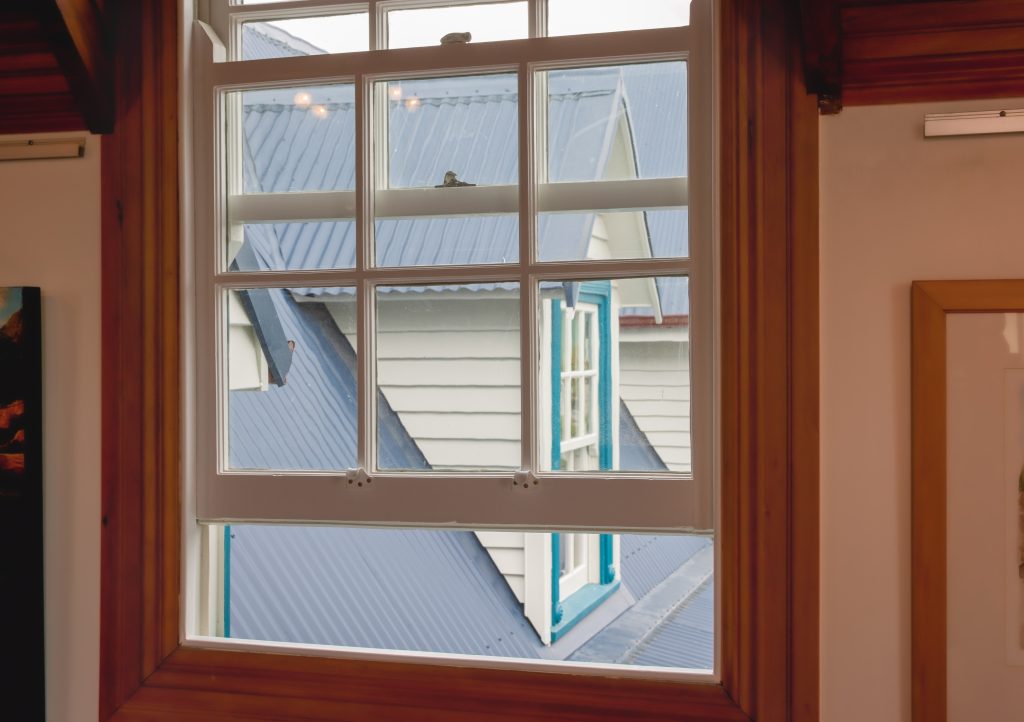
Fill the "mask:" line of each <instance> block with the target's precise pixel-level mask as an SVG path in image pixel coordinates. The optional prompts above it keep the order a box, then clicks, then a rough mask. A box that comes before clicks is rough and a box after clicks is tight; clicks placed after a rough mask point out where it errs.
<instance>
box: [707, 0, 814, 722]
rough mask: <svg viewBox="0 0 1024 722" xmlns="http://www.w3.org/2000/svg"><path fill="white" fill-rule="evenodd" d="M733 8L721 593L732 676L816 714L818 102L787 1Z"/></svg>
mask: <svg viewBox="0 0 1024 722" xmlns="http://www.w3.org/2000/svg"><path fill="white" fill-rule="evenodd" d="M722 12H723V15H724V17H725V19H724V21H723V24H722V32H723V42H722V73H721V74H722V89H721V103H722V109H721V118H722V174H721V191H720V192H721V206H722V207H721V220H722V226H721V229H722V232H721V238H722V268H723V278H722V328H723V335H722V409H723V434H722V442H723V446H722V453H723V458H722V464H723V466H722V472H723V475H722V485H723V486H722V496H723V500H724V501H723V522H722V554H723V557H724V560H725V561H726V562H727V563H726V564H725V566H724V568H723V572H722V574H723V581H722V586H723V587H726V588H729V587H732V588H735V589H740V590H743V591H742V592H741V593H740V594H738V595H735V596H733V595H729V596H726V597H724V598H723V602H722V603H723V627H724V629H723V633H722V636H723V639H722V645H723V648H724V650H725V651H724V652H723V654H724V661H727V662H728V664H727V665H726V666H725V667H724V670H723V674H724V683H725V686H726V688H727V689H728V690H729V691H730V694H732V696H733V698H734V699H735V700H736V701H737V703H738V704H739V705H740V707H741V708H742V709H743V710H744V711H745V712H747V714H749V715H750V716H751V717H752V718H753V719H758V720H790V719H800V720H808V721H810V720H817V718H818V611H817V610H818V570H817V564H818V561H817V559H818V556H817V555H818V551H817V550H818V502H817V499H818V496H817V495H818V465H817V443H818V442H817V438H818V431H817V423H818V385H817V383H818V382H817V353H818V348H817V323H818V322H817V318H818V316H817V314H818V310H817V243H818V229H817V220H816V219H817V203H818V200H817V177H818V175H817V174H818V168H817V142H818V141H817V115H816V112H815V104H814V98H813V97H809V96H807V95H806V93H805V91H804V90H803V84H802V82H801V67H800V62H799V56H798V55H797V54H796V52H795V48H796V39H795V36H794V35H793V33H794V30H793V28H795V27H796V26H797V23H795V22H793V21H792V20H793V19H792V18H791V17H790V16H789V15H788V9H787V5H786V3H782V2H773V1H771V0H765V1H764V2H746V1H740V0H733V1H731V2H729V1H727V2H723V3H722ZM798 455H799V456H798ZM733 499H734V500H735V501H732V503H730V500H733ZM768 569H771V570H773V571H772V572H771V573H769V574H766V573H765V570H768ZM779 575H782V576H779Z"/></svg>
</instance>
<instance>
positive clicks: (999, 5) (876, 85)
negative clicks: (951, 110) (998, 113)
mask: <svg viewBox="0 0 1024 722" xmlns="http://www.w3.org/2000/svg"><path fill="white" fill-rule="evenodd" d="M842 36H843V67H844V71H845V76H844V79H843V85H844V87H843V90H844V95H845V97H846V99H847V102H848V103H850V104H868V103H893V102H911V101H928V100H967V99H971V98H991V97H999V96H1003V97H1005V96H1014V95H1024V1H1022V0H969V1H966V0H946V1H945V2H917V3H909V4H900V5H885V6H865V7H847V8H844V9H843V11H842Z"/></svg>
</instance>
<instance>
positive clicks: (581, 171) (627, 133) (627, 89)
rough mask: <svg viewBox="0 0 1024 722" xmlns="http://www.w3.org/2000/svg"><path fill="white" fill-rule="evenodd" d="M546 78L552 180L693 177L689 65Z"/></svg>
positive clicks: (573, 72) (543, 75)
mask: <svg viewBox="0 0 1024 722" xmlns="http://www.w3.org/2000/svg"><path fill="white" fill-rule="evenodd" d="M540 80H541V81H542V82H541V83H540V85H541V87H544V85H545V83H546V87H547V130H548V139H547V149H548V157H547V161H548V168H547V173H548V178H549V179H550V180H551V181H555V182H557V181H593V180H628V179H631V178H669V177H676V176H685V175H686V174H687V171H686V135H687V128H686V63H685V62H682V61H673V62H665V63H640V64H635V65H615V66H606V67H597V68H571V69H567V70H551V71H546V72H543V73H541V78H540Z"/></svg>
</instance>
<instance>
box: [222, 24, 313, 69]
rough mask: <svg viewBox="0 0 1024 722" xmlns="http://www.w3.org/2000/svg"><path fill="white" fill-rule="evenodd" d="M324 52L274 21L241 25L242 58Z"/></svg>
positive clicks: (254, 58) (283, 56)
mask: <svg viewBox="0 0 1024 722" xmlns="http://www.w3.org/2000/svg"><path fill="white" fill-rule="evenodd" d="M326 52H327V51H326V50H324V49H323V48H319V47H317V46H316V45H313V44H312V43H310V42H307V41H305V40H303V39H302V38H297V37H295V36H294V35H292V34H291V33H289V32H288V31H287V30H284V29H283V28H281V26H280V25H277V24H275V23H245V24H243V25H242V60H266V59H268V58H291V57H295V56H297V55H323V54H324V53H326Z"/></svg>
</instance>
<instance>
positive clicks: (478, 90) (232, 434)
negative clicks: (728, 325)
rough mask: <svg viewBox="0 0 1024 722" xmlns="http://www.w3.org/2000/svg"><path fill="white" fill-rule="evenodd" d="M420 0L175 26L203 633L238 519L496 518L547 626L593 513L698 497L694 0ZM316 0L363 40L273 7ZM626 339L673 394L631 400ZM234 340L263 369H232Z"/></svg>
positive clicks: (702, 9) (706, 330)
mask: <svg viewBox="0 0 1024 722" xmlns="http://www.w3.org/2000/svg"><path fill="white" fill-rule="evenodd" d="M438 5H441V4H439V3H430V2H376V3H375V2H370V3H366V2H312V1H309V0H302V1H301V2H287V3H280V4H277V3H256V4H252V5H249V4H244V5H243V4H238V5H236V4H228V3H227V2H212V3H211V11H210V20H211V25H205V24H202V23H197V25H196V28H195V32H194V33H193V61H192V71H193V78H194V100H193V105H194V117H195V125H194V128H193V145H194V153H193V166H194V171H195V177H194V179H193V189H194V207H195V211H196V225H195V232H194V248H193V257H194V259H195V277H194V278H195V289H196V295H195V299H194V302H193V305H192V312H193V319H194V329H195V338H194V356H193V358H194V364H195V367H194V368H195V373H194V378H195V393H194V397H193V399H194V409H195V415H194V421H193V423H192V424H190V426H189V428H190V429H191V430H193V433H194V436H193V438H192V439H191V441H192V443H193V444H194V447H193V448H194V450H195V454H194V458H193V463H192V464H191V465H190V475H191V476H192V478H193V479H194V484H195V486H194V490H195V517H194V518H195V520H196V521H197V522H198V524H199V527H198V529H201V530H202V531H197V532H195V534H196V537H197V539H199V538H200V537H202V539H201V540H200V541H196V542H193V543H191V544H190V549H191V550H192V551H191V553H192V555H193V561H192V562H190V564H191V566H192V568H194V569H204V570H205V572H204V573H202V574H195V575H193V577H192V579H193V581H195V579H196V578H201V579H202V582H201V583H200V584H199V586H198V589H197V590H193V592H192V593H190V595H189V598H190V599H192V600H193V606H192V607H191V611H190V614H189V621H188V622H187V624H186V627H187V630H188V631H187V633H188V634H189V635H190V636H192V637H194V638H196V639H200V638H203V639H205V638H208V637H210V636H213V635H215V634H217V633H218V632H223V630H225V629H228V628H230V629H232V630H235V629H237V628H238V625H235V624H231V623H230V622H231V618H230V614H231V606H230V604H228V603H227V602H228V598H227V594H228V592H227V590H226V589H224V590H223V591H221V590H219V589H217V588H215V586H216V584H218V583H219V582H218V580H221V579H226V578H227V574H225V572H224V569H225V567H226V566H228V565H231V567H232V569H234V565H233V564H231V562H230V559H229V558H228V557H227V554H228V552H227V551H224V552H223V554H224V555H225V556H224V557H223V558H220V559H218V558H217V554H218V553H220V552H218V551H217V550H228V549H230V550H232V551H231V552H230V553H231V554H236V555H240V554H242V551H241V550H242V549H244V548H246V547H245V546H244V542H245V541H246V539H247V537H246V536H245V531H244V529H245V528H246V527H247V526H249V527H254V528H255V527H256V526H260V525H263V526H265V525H268V524H277V523H282V522H283V523H288V524H295V525H305V526H307V527H308V526H309V525H314V524H322V525H344V526H349V527H359V526H376V527H406V528H408V527H414V528H415V527H425V528H431V527H434V528H439V527H440V528H445V529H468V530H500V531H493V532H480V534H479V535H480V538H481V543H482V544H483V546H484V547H485V548H486V550H487V552H488V553H489V554H490V555H491V557H492V558H493V559H494V561H495V563H496V564H497V566H498V568H499V571H500V572H501V574H502V575H504V578H505V580H506V581H507V582H508V584H509V586H510V588H511V589H512V590H513V591H514V592H515V596H516V597H517V598H518V600H519V601H520V602H521V603H522V604H523V605H524V609H525V614H526V617H527V618H529V620H530V622H531V623H532V624H533V626H534V628H535V629H536V630H537V633H538V634H539V636H540V638H541V640H542V641H543V642H544V644H553V643H554V642H556V641H557V640H558V639H559V637H561V636H562V635H563V634H564V633H565V632H567V631H568V630H569V629H570V628H571V627H572V626H574V625H576V624H577V622H579V620H580V619H582V618H583V617H584V616H586V615H587V614H588V613H590V612H591V611H592V610H593V609H595V608H596V607H597V606H598V605H599V604H601V603H602V602H603V601H605V600H606V599H607V598H609V596H610V595H612V594H613V593H615V592H617V591H618V590H619V581H620V574H619V572H620V570H619V562H618V560H619V554H620V551H619V545H620V542H619V535H617V534H615V533H614V532H616V531H619V530H630V531H631V532H634V533H639V534H649V535H656V534H662V535H678V534H680V533H691V534H692V533H699V534H704V535H711V534H712V533H713V531H714V529H715V527H716V521H715V515H716V508H715V503H714V499H715V494H716V490H715V479H716V475H717V468H716V466H717V465H716V462H715V459H716V452H715V444H716V439H715V435H716V434H715V427H716V413H715V373H714V358H715V353H716V351H715V348H716V337H715V326H716V320H715V319H716V309H715V306H716V301H715V299H716V280H715V278H716V269H715V254H716V248H715V243H714V238H715V233H714V224H713V222H712V215H713V203H712V192H711V189H712V187H713V177H714V176H713V168H712V167H711V165H710V163H709V159H710V158H711V157H712V152H711V151H712V149H713V147H714V141H713V134H712V132H711V128H712V127H713V92H712V81H711V78H712V59H711V58H712V53H711V46H712V44H711V42H710V38H711V34H712V22H711V17H712V12H711V3H710V2H707V1H706V0H705V1H704V2H700V3H695V4H694V6H693V9H692V12H693V17H692V18H691V19H690V25H689V26H688V27H674V28H657V29H642V30H636V31H631V32H618V33H605V34H602V35H594V36H573V35H569V34H566V35H565V36H563V37H549V36H548V35H547V32H546V18H547V17H548V15H547V5H548V4H547V3H546V2H543V1H542V0H530V2H527V3H498V2H495V3H480V2H477V3H444V4H443V5H444V6H445V7H444V8H439V7H436V6H438ZM506 5H508V6H509V8H510V9H513V10H514V9H515V8H512V6H518V5H522V6H523V7H524V8H525V9H526V10H527V11H528V12H527V18H528V23H527V28H526V33H525V37H523V38H522V39H512V40H508V41H505V42H481V43H478V42H475V41H474V42H472V43H469V44H466V43H459V42H456V43H454V44H450V43H445V44H442V45H440V46H436V47H410V48H407V49H388V43H389V38H390V36H389V21H390V19H391V18H395V19H397V18H398V17H399V16H400V15H401V13H402V12H413V11H416V12H420V11H422V12H424V13H427V12H428V11H433V10H440V9H448V10H452V9H460V8H461V9H464V10H469V9H470V6H473V7H474V8H477V9H481V8H482V9H484V10H487V9H495V8H503V7H504V6H506ZM551 7H552V8H554V3H553V4H552V6H551ZM363 16H365V17H363ZM328 17H330V18H334V19H340V20H344V21H345V22H349V21H351V23H350V24H349V25H347V26H346V27H349V28H350V30H349V31H348V32H347V35H346V37H348V38H350V39H351V37H352V35H353V33H354V34H356V35H358V34H359V33H364V31H365V33H364V35H365V38H366V43H365V46H366V47H368V48H369V49H368V50H366V49H363V45H364V44H362V41H355V42H352V43H349V44H344V43H342V44H340V45H337V46H333V47H330V48H325V47H321V46H317V45H316V44H315V43H313V42H312V41H310V40H307V39H306V37H305V36H297V35H295V34H293V31H294V32H295V33H299V31H300V30H297V29H296V27H299V28H300V29H301V27H305V28H309V27H310V26H309V25H306V26H293V25H289V23H293V22H298V21H304V20H309V19H311V18H328ZM360 18H363V19H360ZM340 20H339V22H340ZM363 20H366V23H365V26H364V24H363ZM317 22H319V21H317ZM289 28H291V30H289ZM453 29H457V28H453ZM563 32H565V33H571V32H573V31H572V29H571V26H566V27H564V28H563ZM435 42H436V41H435ZM403 44H409V45H413V46H416V44H417V43H415V42H413V40H411V39H409V40H407V41H403ZM324 50H327V52H322V51H324ZM257 296H259V297H260V298H263V299H264V300H266V301H267V303H265V304H263V305H262V306H259V307H258V306H257V304H255V303H249V304H241V303H238V302H237V301H238V299H247V298H253V297H257ZM239 309H242V310H243V311H244V312H245V314H246V316H247V319H248V322H249V324H250V325H251V327H252V329H253V331H252V332H248V329H245V330H246V331H247V334H242V333H241V332H240V331H237V330H233V329H234V328H235V327H242V326H244V323H243V320H241V319H233V317H232V313H234V314H235V315H236V316H237V314H238V310H239ZM624 319H628V323H627V322H626V320H624ZM666 319H674V321H673V322H672V323H666V322H665V321H666ZM680 319H682V320H680ZM620 326H621V328H620ZM269 328H273V329H274V330H275V333H274V334H273V338H275V339H277V343H276V345H272V344H271V343H270V342H269V339H270V338H271V335H270V334H267V333H261V332H260V331H261V329H269ZM416 334H420V337H418V339H417V337H416ZM440 334H444V336H441V335H440ZM627 337H628V338H627ZM439 338H444V339H446V341H445V342H444V343H441V344H440V346H444V348H437V349H435V350H432V351H431V352H430V353H427V352H426V351H422V350H419V351H418V350H417V349H425V348H428V347H430V348H433V347H432V346H431V344H435V345H438V344H437V341H438V339H439ZM477 338H479V339H480V341H472V340H471V339H477ZM409 339H416V340H415V341H414V342H410V341H409ZM447 340H450V341H451V343H450V344H449V343H448V341H447ZM474 344H475V345H474ZM622 344H632V345H633V349H634V350H636V349H640V352H639V353H636V354H633V355H629V354H626V355H623V356H622V359H621V360H620V346H621V345H622ZM648 347H650V348H656V349H658V354H656V355H657V356H658V358H660V359H663V360H664V361H665V363H667V364H668V365H669V367H668V368H660V369H659V371H660V372H663V373H669V374H673V378H676V377H678V378H680V379H683V380H682V381H681V382H680V384H679V390H678V394H679V396H678V397H677V398H676V397H672V398H669V399H668V400H669V401H670V402H671V403H670V404H668V405H667V406H665V407H664V408H669V407H671V408H672V409H673V411H672V412H671V413H670V414H667V415H666V414H665V413H661V416H658V413H657V412H655V411H652V412H650V413H646V412H643V413H642V412H640V411H636V413H631V411H630V408H629V404H633V405H634V409H649V408H653V407H654V406H655V404H654V403H653V402H654V401H656V400H652V399H650V398H648V397H645V396H644V394H645V393H646V394H650V393H651V390H650V388H647V389H646V390H645V388H644V386H645V383H644V379H645V378H648V374H650V373H651V371H650V370H649V369H648V368H646V367H644V366H643V365H642V364H641V365H637V366H635V367H628V368H627V364H626V360H627V357H628V358H629V359H630V360H631V362H632V359H633V358H634V357H636V358H643V357H645V353H644V352H643V349H645V348H648ZM460 348H468V349H470V350H468V351H465V350H464V351H461V352H460V351H458V349H460ZM496 349H500V350H501V353H502V354H504V356H501V357H498V356H497V355H496V353H497V352H496ZM460 354H461V355H460ZM646 356H650V354H646ZM236 357H237V358H239V359H245V360H246V361H245V363H243V362H242V361H240V360H238V361H236ZM253 358H255V359H256V361H255V362H252V361H249V359H253ZM637 363H639V362H637ZM253 365H255V366H256V367H257V368H262V367H269V368H270V369H272V370H275V371H274V372H273V373H268V374H266V380H265V381H263V382H261V384H259V385H255V384H253V383H252V382H251V381H250V382H249V383H248V384H247V385H243V383H242V382H238V383H234V382H233V381H232V379H233V377H241V375H242V372H240V371H232V370H233V369H235V368H246V369H248V368H249V367H250V366H253ZM630 374H632V375H630ZM252 375H253V374H252V372H251V371H249V372H248V376H249V377H251V376H252ZM260 376H261V378H262V377H263V374H262V372H261V373H260ZM325 379H326V380H325ZM626 379H629V383H627V382H626ZM318 383H319V384H321V385H322V388H320V390H317V389H315V388H313V387H314V385H315V384H318ZM656 383H661V381H657V382H656ZM647 386H650V384H647ZM436 388H444V389H445V390H446V391H445V392H444V394H443V397H444V401H443V403H442V405H441V406H440V407H439V406H438V401H437V398H436V394H435V395H434V396H432V395H431V394H434V392H433V391H432V389H436ZM303 394H305V396H304V395H303ZM630 394H634V396H633V397H630ZM314 399H315V400H314ZM324 399H327V401H324ZM474 404H477V406H481V405H482V408H475V407H473V405H474ZM314 405H315V407H314ZM471 408H475V410H473V411H472V413H473V414H475V416H473V415H469V414H470V413H471V412H470V411H469V409H471ZM678 409H683V411H678ZM431 415H432V416H431ZM658 423H660V424H661V426H658V425H657V424H658ZM271 425H276V428H274V429H272V430H271V431H270V432H268V431H267V427H268V426H271ZM456 428H462V429H463V431H460V432H459V436H458V437H457V438H456V437H453V436H452V434H454V433H455V432H450V430H451V429H456ZM626 429H629V430H631V431H630V432H629V433H630V434H632V435H631V436H630V437H629V438H630V443H631V444H632V447H636V448H632V447H631V448H630V449H627V446H626V443H627V442H626V437H627V433H626V431H625V430H626ZM446 434H448V435H447V436H446ZM657 434H661V436H662V437H666V438H668V437H671V438H672V439H674V440H675V442H676V443H674V444H672V443H668V442H666V447H665V449H664V450H663V449H661V447H660V446H659V443H658V442H657V441H656V440H655V438H656V435H657ZM638 450H639V451H638ZM627 451H628V452H629V453H627ZM638 453H639V454H640V456H637V454H638ZM669 454H680V455H681V456H680V457H679V459H675V460H670V461H671V463H666V461H664V460H663V459H662V456H664V457H666V459H668V456H669ZM641 457H642V460H641V461H638V460H637V459H639V458H641ZM640 500H642V502H641V501H640ZM224 525H231V529H232V530H233V532H232V533H233V534H234V533H237V534H238V535H239V536H238V540H237V542H233V543H232V544H230V545H228V544H227V543H223V544H221V543H217V535H218V534H221V533H223V531H221V530H222V529H223V528H224ZM535 530H538V531H539V530H549V531H545V532H544V533H538V531H535ZM524 531H525V537H524V534H523V532H524ZM281 533H282V534H283V533H284V532H281ZM502 534H504V535H505V536H501V535H502ZM484 535H486V538H487V539H488V540H489V541H488V542H483V539H484ZM517 535H518V537H524V538H523V541H522V542H514V543H513V542H511V541H510V539H512V538H513V537H516V536H517ZM533 536H538V537H541V538H543V539H544V540H546V541H545V542H544V543H543V544H541V545H540V546H539V547H538V546H536V544H534V546H533V548H534V549H539V550H540V551H538V552H537V553H536V554H533V555H531V552H530V549H531V543H532V542H531V541H530V537H533ZM280 538H281V539H283V537H280ZM295 539H297V537H296V538H293V542H292V543H294V544H296V545H298V544H301V543H302V542H301V541H295ZM516 544H518V545H519V546H518V547H516V546H515V545H516ZM248 548H253V549H256V548H260V547H258V546H250V547H248ZM296 548H298V547H296ZM509 548H518V549H520V550H521V554H522V557H523V558H524V560H525V561H524V562H523V563H524V564H525V565H526V569H525V571H524V572H522V573H519V574H520V576H522V577H523V578H525V582H524V581H522V580H519V579H516V578H515V577H516V576H517V572H516V571H515V570H514V569H513V567H514V566H515V565H514V564H511V565H505V566H503V564H505V563H504V562H503V561H501V560H504V559H506V558H507V557H508V556H509V554H507V553H506V552H507V551H508V549H509ZM702 558H703V559H704V561H703V562H702V564H704V565H706V569H707V570H708V571H707V572H706V573H705V574H704V576H702V577H700V578H701V579H706V578H707V575H708V574H710V570H711V569H712V568H713V562H712V561H711V555H710V553H709V554H708V555H706V558H705V557H702ZM531 560H532V561H531ZM531 570H532V571H531ZM232 573H233V572H232ZM531 579H533V580H534V582H531V581H530V580H531ZM540 579H543V580H544V583H543V586H538V587H536V589H537V590H541V593H540V597H539V598H540V599H542V600H543V602H542V603H541V604H539V605H538V604H533V603H532V602H531V599H532V598H533V595H534V592H533V591H531V584H539V582H537V580H540ZM203 584H206V587H205V588H204V587H203V586H202V585H203ZM223 586H224V587H227V586H228V585H227V583H226V582H225V583H224V584H223ZM222 594H223V595H224V598H223V599H221V597H220V595H222ZM629 594H630V592H627V596H628V595H629ZM196 599H199V601H198V602H196V601H195V600H196ZM221 610H223V618H218V614H220V613H221ZM531 610H534V611H531ZM538 610H541V611H538ZM609 613H610V612H609ZM709 632H710V630H709ZM371 646H372V645H371ZM383 646H385V648H387V644H386V643H385V644H384V645H383ZM563 654H568V652H564V653H563ZM499 656H500V655H499ZM709 666H710V665H709ZM709 671H710V669H709Z"/></svg>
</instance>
